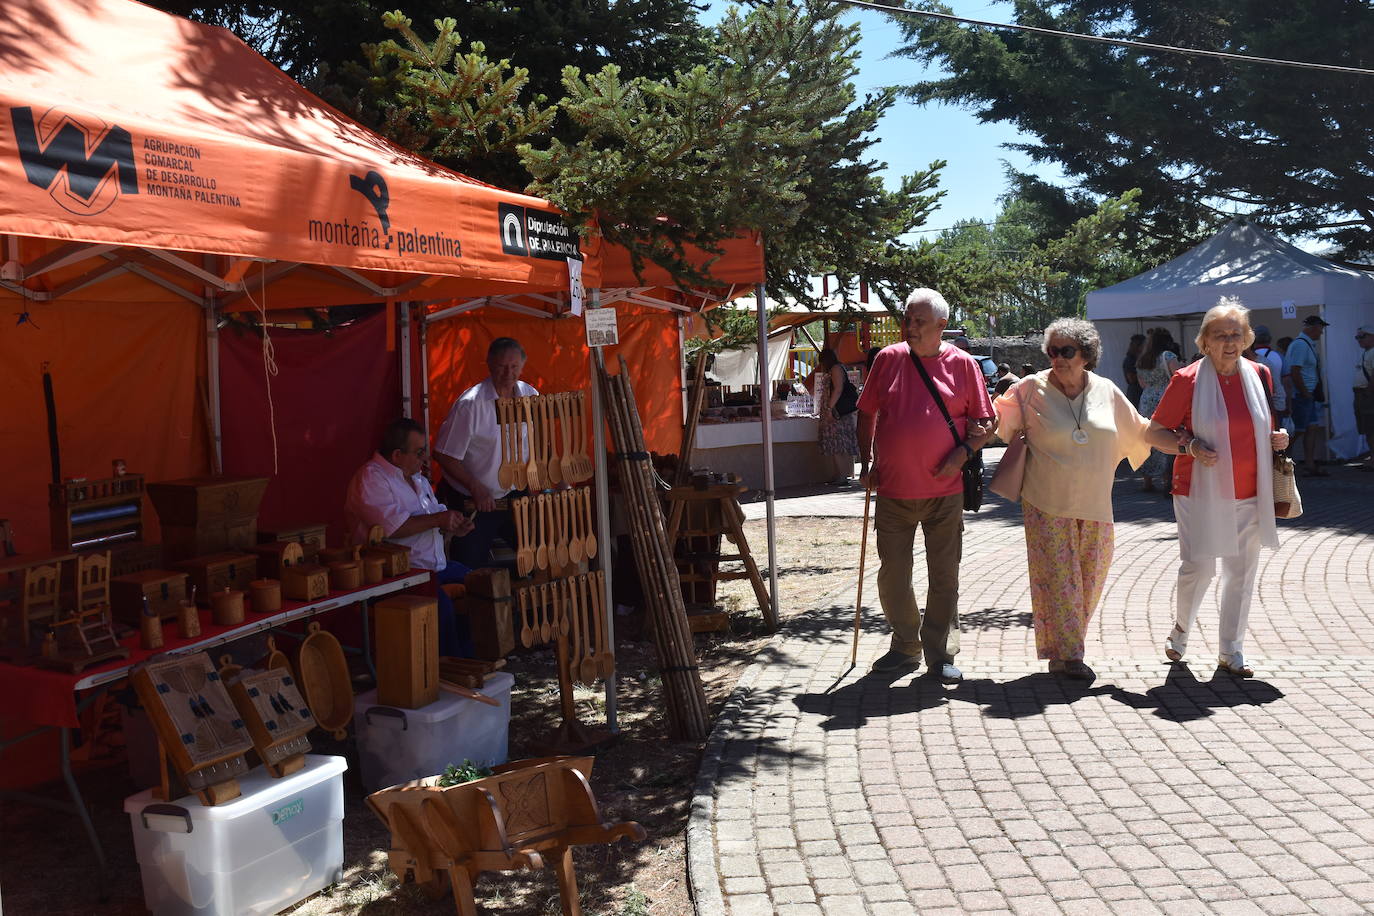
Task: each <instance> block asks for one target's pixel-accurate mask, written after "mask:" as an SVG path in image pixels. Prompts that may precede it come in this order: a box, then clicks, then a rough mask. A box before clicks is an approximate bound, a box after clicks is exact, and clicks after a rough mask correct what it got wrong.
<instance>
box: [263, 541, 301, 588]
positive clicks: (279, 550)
mask: <svg viewBox="0 0 1374 916" xmlns="http://www.w3.org/2000/svg"><path fill="white" fill-rule="evenodd" d="M252 552H253V553H255V554H257V555H258V575H260V576H262V577H263V578H264V579H280V578H281V572H282V570H283V569H286V568H287V567H288V566H300V565H301V564H302V563H304V562H305V551H304V550H303V549H302V548H301V545H300V544H297V543H296V542H295V541H272V542H271V543H269V544H254V545H253V547H252Z"/></svg>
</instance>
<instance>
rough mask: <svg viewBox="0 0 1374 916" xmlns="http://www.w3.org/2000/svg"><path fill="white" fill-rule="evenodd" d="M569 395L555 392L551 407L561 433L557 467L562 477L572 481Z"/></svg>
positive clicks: (563, 392) (571, 435) (564, 392)
mask: <svg viewBox="0 0 1374 916" xmlns="http://www.w3.org/2000/svg"><path fill="white" fill-rule="evenodd" d="M569 397H571V394H570V393H569V392H567V391H561V392H559V393H558V394H555V395H554V396H553V409H554V413H556V414H558V430H559V432H560V433H561V435H560V436H559V440H560V444H561V445H562V452H561V453H560V455H559V457H558V467H559V470H561V471H562V472H563V479H564V480H566V481H567V482H568V483H573V482H574V481H573V476H574V473H575V469H574V468H573V466H572V437H573V431H572V422H571V421H570V419H569V413H568V398H569Z"/></svg>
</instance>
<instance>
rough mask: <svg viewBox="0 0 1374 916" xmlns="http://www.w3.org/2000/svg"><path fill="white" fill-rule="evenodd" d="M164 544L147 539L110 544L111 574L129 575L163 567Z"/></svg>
mask: <svg viewBox="0 0 1374 916" xmlns="http://www.w3.org/2000/svg"><path fill="white" fill-rule="evenodd" d="M162 562H163V560H162V545H161V544H149V543H148V542H146V541H126V542H125V543H123V544H112V545H111V546H110V575H112V576H127V575H129V574H130V573H136V572H146V571H147V570H150V569H161V568H162Z"/></svg>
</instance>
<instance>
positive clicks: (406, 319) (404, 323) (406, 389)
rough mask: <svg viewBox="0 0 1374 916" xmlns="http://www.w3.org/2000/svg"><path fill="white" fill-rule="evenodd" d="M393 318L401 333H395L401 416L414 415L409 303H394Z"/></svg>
mask: <svg viewBox="0 0 1374 916" xmlns="http://www.w3.org/2000/svg"><path fill="white" fill-rule="evenodd" d="M393 319H394V320H395V321H398V322H399V323H400V325H401V329H400V330H401V333H400V334H398V335H397V344H398V345H399V346H400V348H401V416H403V417H414V416H415V413H414V410H415V407H414V404H415V399H414V397H413V395H414V390H413V389H414V388H415V380H414V376H413V374H412V373H411V371H410V303H409V302H398V303H396V314H395V315H394V316H393ZM426 429H428V427H426Z"/></svg>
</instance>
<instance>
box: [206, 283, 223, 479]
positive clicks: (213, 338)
mask: <svg viewBox="0 0 1374 916" xmlns="http://www.w3.org/2000/svg"><path fill="white" fill-rule="evenodd" d="M205 372H206V375H208V376H209V379H208V381H209V389H210V403H209V404H208V405H207V407H208V409H209V416H208V417H207V418H206V420H207V422H209V424H210V438H211V439H212V440H213V449H212V451H211V454H210V469H211V471H213V472H214V473H215V474H217V475H218V474H223V473H224V439H223V430H222V428H221V419H222V418H221V415H220V397H219V310H218V309H216V308H215V303H214V301H213V300H207V301H206V303H205Z"/></svg>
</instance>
